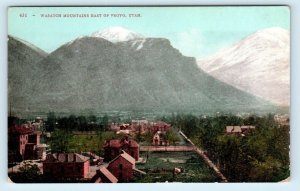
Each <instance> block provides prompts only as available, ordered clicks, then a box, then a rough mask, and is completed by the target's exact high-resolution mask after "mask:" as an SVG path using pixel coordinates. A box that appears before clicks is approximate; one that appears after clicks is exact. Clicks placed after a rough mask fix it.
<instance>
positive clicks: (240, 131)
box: [225, 125, 255, 136]
mask: <svg viewBox="0 0 300 191" xmlns="http://www.w3.org/2000/svg"><path fill="white" fill-rule="evenodd" d="M254 129H255V126H252V125H248V126H226V129H225V133H226V134H235V135H243V136H244V135H245V134H246V133H248V132H250V131H252V130H254Z"/></svg>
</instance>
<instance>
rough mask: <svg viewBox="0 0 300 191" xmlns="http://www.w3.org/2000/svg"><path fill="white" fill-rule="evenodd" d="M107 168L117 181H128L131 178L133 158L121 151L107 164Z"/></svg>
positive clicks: (133, 166) (133, 165) (133, 164)
mask: <svg viewBox="0 0 300 191" xmlns="http://www.w3.org/2000/svg"><path fill="white" fill-rule="evenodd" d="M107 169H108V170H109V171H110V172H111V173H112V174H113V175H114V176H115V177H117V178H118V180H119V182H129V181H130V180H133V171H134V169H135V159H134V158H133V157H132V156H130V155H129V154H127V153H126V152H125V151H123V153H122V154H120V155H118V156H117V157H116V158H114V159H113V160H112V161H111V162H110V163H109V164H108V167H107Z"/></svg>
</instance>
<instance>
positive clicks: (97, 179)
mask: <svg viewBox="0 0 300 191" xmlns="http://www.w3.org/2000/svg"><path fill="white" fill-rule="evenodd" d="M91 182H94V183H117V182H118V179H117V178H116V177H115V176H114V175H113V174H112V173H111V172H109V171H108V170H107V168H105V167H101V168H100V169H99V170H97V171H96V174H95V175H94V177H93V178H92V180H91Z"/></svg>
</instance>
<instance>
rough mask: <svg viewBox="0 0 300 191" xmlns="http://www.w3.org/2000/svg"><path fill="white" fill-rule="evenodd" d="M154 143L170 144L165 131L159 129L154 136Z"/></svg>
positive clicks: (157, 144) (156, 144)
mask: <svg viewBox="0 0 300 191" xmlns="http://www.w3.org/2000/svg"><path fill="white" fill-rule="evenodd" d="M152 145H155V146H163V145H169V142H168V141H167V140H166V135H165V134H164V133H162V132H161V131H157V132H156V133H155V134H154V136H153V138H152Z"/></svg>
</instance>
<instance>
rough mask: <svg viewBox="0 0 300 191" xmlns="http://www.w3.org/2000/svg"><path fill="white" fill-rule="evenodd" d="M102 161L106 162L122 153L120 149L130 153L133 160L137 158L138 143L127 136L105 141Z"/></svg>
mask: <svg viewBox="0 0 300 191" xmlns="http://www.w3.org/2000/svg"><path fill="white" fill-rule="evenodd" d="M103 147H104V161H106V162H108V161H111V160H112V159H114V158H116V157H117V156H118V155H119V154H121V153H122V150H123V151H125V152H127V153H128V154H129V155H131V156H132V157H133V158H134V159H135V160H138V159H139V144H138V143H137V142H136V141H134V140H130V139H129V138H128V137H127V136H126V137H124V138H123V139H113V140H108V141H105V144H104V146H103Z"/></svg>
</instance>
